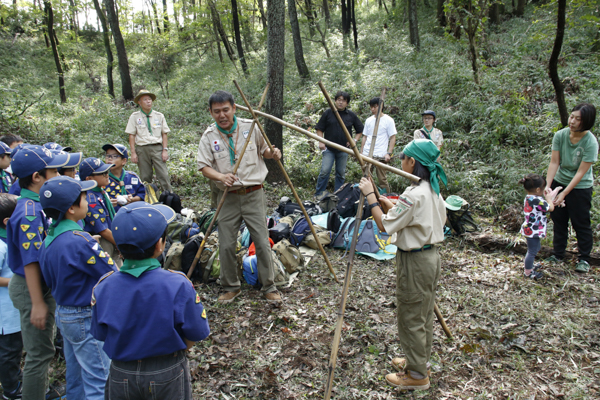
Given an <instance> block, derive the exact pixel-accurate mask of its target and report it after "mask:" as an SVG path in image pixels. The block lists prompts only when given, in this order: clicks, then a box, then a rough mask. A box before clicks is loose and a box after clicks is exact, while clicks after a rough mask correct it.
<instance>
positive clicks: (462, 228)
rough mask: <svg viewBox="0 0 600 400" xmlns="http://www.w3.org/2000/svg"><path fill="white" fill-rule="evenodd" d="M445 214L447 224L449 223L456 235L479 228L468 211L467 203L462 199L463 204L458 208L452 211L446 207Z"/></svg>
mask: <svg viewBox="0 0 600 400" xmlns="http://www.w3.org/2000/svg"><path fill="white" fill-rule="evenodd" d="M446 214H447V216H448V222H447V224H450V227H451V228H452V231H454V233H456V234H457V235H462V234H464V233H467V232H475V231H477V230H478V229H479V227H478V226H477V224H476V223H475V220H473V216H472V215H471V212H470V211H469V203H468V202H466V201H464V200H463V205H462V207H461V208H460V209H459V210H456V211H454V210H450V209H448V208H446Z"/></svg>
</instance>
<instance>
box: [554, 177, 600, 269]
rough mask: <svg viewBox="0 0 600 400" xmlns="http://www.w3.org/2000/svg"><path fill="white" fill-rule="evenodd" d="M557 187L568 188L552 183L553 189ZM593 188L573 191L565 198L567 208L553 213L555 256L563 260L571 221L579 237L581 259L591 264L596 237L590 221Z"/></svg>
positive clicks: (558, 208) (560, 208)
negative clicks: (591, 254)
mask: <svg viewBox="0 0 600 400" xmlns="http://www.w3.org/2000/svg"><path fill="white" fill-rule="evenodd" d="M557 186H563V187H566V186H567V185H563V184H561V183H558V182H556V181H554V182H552V189H554V188H556V187H557ZM592 192H593V188H588V189H573V190H571V193H569V194H568V195H567V196H566V197H565V204H566V206H565V207H555V208H554V211H552V221H553V222H554V240H553V245H554V255H555V256H556V257H557V258H560V259H562V258H563V257H564V256H565V251H566V249H567V240H568V239H569V220H571V225H573V229H575V234H576V236H577V247H578V248H579V259H580V260H584V261H587V262H589V261H590V253H591V252H592V246H593V245H594V235H593V232H592V223H591V221H590V209H591V208H592Z"/></svg>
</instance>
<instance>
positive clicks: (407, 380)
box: [385, 371, 429, 390]
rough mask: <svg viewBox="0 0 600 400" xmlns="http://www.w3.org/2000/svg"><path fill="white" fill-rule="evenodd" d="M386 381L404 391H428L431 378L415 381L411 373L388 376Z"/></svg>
mask: <svg viewBox="0 0 600 400" xmlns="http://www.w3.org/2000/svg"><path fill="white" fill-rule="evenodd" d="M385 380H386V381H388V383H389V384H390V385H392V386H395V387H397V388H400V389H402V390H426V389H429V377H427V376H426V377H425V378H423V379H415V378H413V377H412V376H411V374H410V371H407V372H406V373H403V372H400V373H397V374H387V375H386V376H385Z"/></svg>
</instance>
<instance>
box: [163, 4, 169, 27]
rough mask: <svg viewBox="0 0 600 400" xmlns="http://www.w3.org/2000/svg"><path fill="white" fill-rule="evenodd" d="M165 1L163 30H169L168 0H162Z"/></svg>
mask: <svg viewBox="0 0 600 400" xmlns="http://www.w3.org/2000/svg"><path fill="white" fill-rule="evenodd" d="M162 3H163V30H164V32H165V33H167V32H169V13H168V9H167V0H162Z"/></svg>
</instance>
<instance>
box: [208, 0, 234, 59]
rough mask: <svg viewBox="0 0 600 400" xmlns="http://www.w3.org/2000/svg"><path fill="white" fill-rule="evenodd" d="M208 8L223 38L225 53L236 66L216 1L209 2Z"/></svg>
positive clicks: (210, 0)
mask: <svg viewBox="0 0 600 400" xmlns="http://www.w3.org/2000/svg"><path fill="white" fill-rule="evenodd" d="M208 6H209V7H210V13H211V14H212V20H213V24H214V25H215V27H216V29H217V32H218V33H219V36H220V37H221V41H222V42H223V46H225V51H226V52H227V55H228V56H229V59H230V60H231V62H232V63H234V64H235V61H234V60H235V58H234V56H233V49H232V48H231V45H230V44H229V40H228V39H227V34H226V33H225V29H223V24H221V18H220V17H219V12H218V11H217V6H216V5H215V2H214V0H208Z"/></svg>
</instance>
